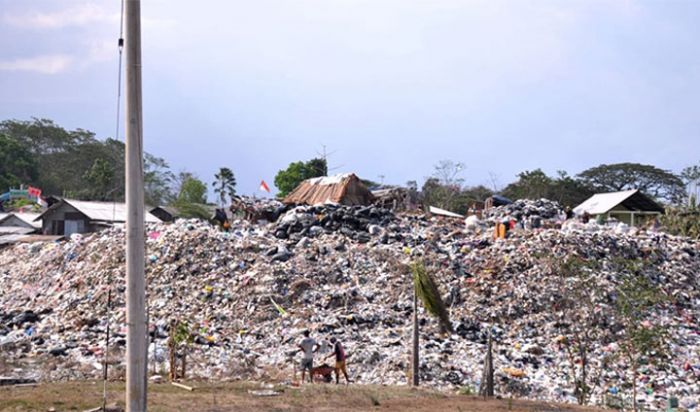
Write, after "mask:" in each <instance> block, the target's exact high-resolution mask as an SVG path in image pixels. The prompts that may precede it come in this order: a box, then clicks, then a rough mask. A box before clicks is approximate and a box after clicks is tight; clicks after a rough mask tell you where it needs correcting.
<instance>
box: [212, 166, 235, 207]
mask: <svg viewBox="0 0 700 412" xmlns="http://www.w3.org/2000/svg"><path fill="white" fill-rule="evenodd" d="M212 186H214V192H215V193H218V194H219V200H220V204H221V206H222V207H224V206H225V205H226V196H228V197H229V198H233V196H235V194H236V178H235V176H234V175H233V172H232V171H231V169H229V168H228V167H222V168H221V169H219V173H217V174H215V175H214V183H212Z"/></svg>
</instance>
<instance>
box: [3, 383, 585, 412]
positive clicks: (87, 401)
mask: <svg viewBox="0 0 700 412" xmlns="http://www.w3.org/2000/svg"><path fill="white" fill-rule="evenodd" d="M185 384H187V385H188V386H192V387H194V388H195V390H194V391H193V392H189V391H187V390H184V389H180V388H178V387H175V386H173V385H170V384H167V383H162V384H149V389H148V390H149V391H148V408H149V411H208V412H214V411H217V412H218V411H234V410H235V411H279V412H282V411H305V412H306V411H333V412H336V411H396V412H398V411H424V412H439V411H465V412H466V411H475V412H487V411H488V412H498V411H516V412H525V411H527V412H563V411H567V412H568V411H571V412H573V411H580V412H583V411H597V410H598V409H595V408H583V407H579V406H575V405H561V404H555V403H549V402H532V401H524V400H517V399H489V400H486V399H483V398H480V397H476V396H465V395H457V394H445V393H440V392H436V391H431V390H427V389H412V388H409V387H405V386H370V385H350V386H344V385H334V384H314V385H304V386H301V387H294V386H286V385H277V386H275V387H274V388H272V390H274V391H275V392H278V393H279V394H278V395H277V396H269V397H263V396H256V395H253V394H251V393H249V390H253V391H258V390H265V388H263V387H262V384H261V383H255V382H227V383H203V382H189V383H188V382H186V383H185ZM268 390H270V389H269V388H268ZM107 391H108V393H107V404H108V405H109V404H111V405H115V404H116V406H118V407H122V408H123V407H124V393H125V392H124V383H123V382H111V383H109V384H108V386H107ZM101 405H102V382H96V381H79V382H58V383H43V384H39V385H37V386H35V387H0V411H13V412H15V411H17V412H19V411H44V412H46V411H56V412H59V411H84V410H88V409H92V408H96V407H98V406H101Z"/></svg>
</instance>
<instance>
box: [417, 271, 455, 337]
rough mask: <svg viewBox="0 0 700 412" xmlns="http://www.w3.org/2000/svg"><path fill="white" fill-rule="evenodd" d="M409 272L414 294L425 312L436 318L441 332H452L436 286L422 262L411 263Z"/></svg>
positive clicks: (448, 317) (443, 303) (448, 316)
mask: <svg viewBox="0 0 700 412" xmlns="http://www.w3.org/2000/svg"><path fill="white" fill-rule="evenodd" d="M411 272H412V273H413V285H414V287H415V290H416V294H417V295H418V298H419V299H420V300H421V302H422V303H423V307H424V308H425V310H426V311H428V313H430V314H431V315H433V316H435V317H436V318H438V320H439V321H440V327H441V328H442V330H444V331H447V332H452V323H451V322H450V315H449V313H447V308H446V307H445V302H444V301H443V300H442V297H441V296H440V291H439V290H438V287H437V284H436V283H435V281H434V280H433V278H432V276H430V274H429V273H428V271H427V270H426V268H425V264H424V263H423V261H421V260H416V261H414V262H412V263H411Z"/></svg>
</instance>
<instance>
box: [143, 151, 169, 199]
mask: <svg viewBox="0 0 700 412" xmlns="http://www.w3.org/2000/svg"><path fill="white" fill-rule="evenodd" d="M174 181H175V175H174V174H173V172H171V171H170V167H169V166H168V163H167V162H166V161H165V160H163V159H161V158H159V157H155V156H153V155H151V154H149V153H145V154H144V165H143V184H144V201H145V203H146V204H147V205H151V206H159V205H164V204H168V203H170V202H172V201H174V200H175V196H174V195H173V193H172V190H171V186H172V185H173V183H174Z"/></svg>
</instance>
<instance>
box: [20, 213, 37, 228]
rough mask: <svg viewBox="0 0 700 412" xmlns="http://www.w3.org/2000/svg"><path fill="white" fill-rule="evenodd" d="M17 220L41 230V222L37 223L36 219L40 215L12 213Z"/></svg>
mask: <svg viewBox="0 0 700 412" xmlns="http://www.w3.org/2000/svg"><path fill="white" fill-rule="evenodd" d="M13 214H14V215H15V216H16V217H17V218H18V219H21V220H22V221H23V222H25V223H28V224H30V225H32V226H33V227H35V228H37V229H41V222H40V221H39V222H37V221H36V219H37V218H38V217H39V215H40V213H13Z"/></svg>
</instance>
